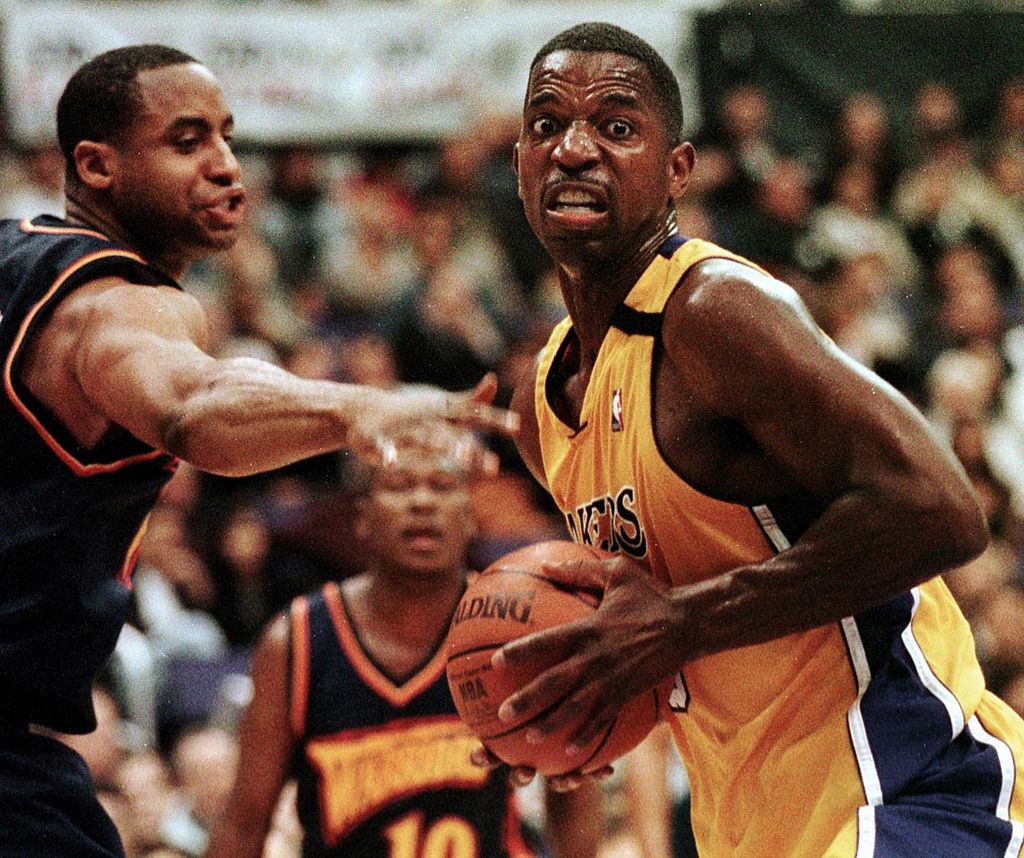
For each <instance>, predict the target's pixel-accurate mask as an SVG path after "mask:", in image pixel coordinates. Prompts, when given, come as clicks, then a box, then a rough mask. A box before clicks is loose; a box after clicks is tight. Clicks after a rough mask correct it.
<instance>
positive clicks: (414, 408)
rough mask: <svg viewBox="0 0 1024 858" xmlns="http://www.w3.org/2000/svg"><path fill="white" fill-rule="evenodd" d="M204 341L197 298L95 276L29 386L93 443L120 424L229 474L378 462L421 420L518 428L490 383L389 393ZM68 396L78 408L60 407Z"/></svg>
mask: <svg viewBox="0 0 1024 858" xmlns="http://www.w3.org/2000/svg"><path fill="white" fill-rule="evenodd" d="M204 340H205V319H204V316H203V313H202V310H201V308H200V306H199V304H198V302H196V301H195V300H194V299H193V298H191V297H190V296H188V295H186V294H184V293H182V292H179V291H177V290H175V289H170V288H166V287H140V286H136V285H133V284H129V283H125V282H124V281H121V280H117V279H105V280H98V281H96V282H94V283H91V284H89V285H87V286H84V287H82V288H80V289H79V290H76V291H75V292H74V293H72V295H70V296H69V297H68V298H66V299H65V300H64V301H63V302H62V303H61V304H60V305H59V306H58V307H57V309H56V310H55V311H54V314H53V317H52V319H51V320H50V321H48V323H47V325H46V326H45V328H44V330H43V331H42V332H41V334H40V335H39V340H38V343H37V344H36V345H35V349H34V353H35V354H36V355H39V356H40V359H38V360H34V361H30V364H29V366H30V369H29V377H28V378H27V379H26V382H27V383H28V384H29V386H30V388H32V389H33V392H35V393H36V394H37V395H38V396H40V398H41V399H42V400H43V401H44V402H45V403H46V404H47V405H48V406H52V407H53V408H54V410H55V411H56V413H58V414H61V415H62V416H63V418H64V420H65V422H66V423H69V424H71V425H69V426H68V428H69V429H70V430H71V431H72V433H73V434H75V435H76V437H78V438H79V440H80V441H87V440H88V435H89V428H90V426H95V425H97V424H98V423H99V422H101V421H106V422H109V423H116V424H118V425H120V426H122V427H124V428H125V429H127V430H128V431H129V432H130V433H131V434H133V435H135V436H136V437H137V438H139V439H141V440H143V441H145V442H146V443H148V444H151V445H152V446H154V447H158V448H160V449H163V450H166V451H167V452H170V453H173V454H175V455H178V456H180V457H181V458H183V459H185V460H186V461H188V462H190V463H191V464H193V465H195V466H196V467H198V468H200V469H202V470H207V471H212V472H214V473H220V474H226V475H244V474H250V473H255V472H259V471H264V470H270V469H273V468H277V467H281V466H283V465H286V464H289V463H291V462H293V461H296V460H297V459H302V458H306V457H309V456H313V455H317V454H319V453H324V452H328V451H331V450H336V449H338V448H339V447H343V446H346V447H350V448H352V449H353V450H355V451H356V452H357V453H359V454H361V455H364V456H367V457H369V458H376V457H378V456H379V455H380V454H381V453H380V449H379V446H380V443H381V441H382V440H383V439H384V438H386V437H388V436H390V435H393V434H395V433H396V432H399V431H404V430H405V429H407V428H408V427H409V426H410V424H414V423H416V422H417V421H429V420H431V419H435V420H436V419H443V420H451V421H454V422H457V423H461V424H464V425H468V426H470V427H473V428H480V429H484V430H488V431H500V432H505V433H508V432H509V431H511V429H512V424H511V423H510V415H509V413H508V412H505V411H502V410H500V409H495V408H492V407H491V406H490V401H491V399H492V397H493V395H494V390H495V388H496V383H495V382H494V381H493V380H492V379H489V378H488V379H485V380H484V381H483V382H482V383H481V384H480V385H479V386H478V388H477V389H476V390H475V391H473V392H471V393H468V394H449V393H445V392H443V391H439V390H417V391H415V392H409V391H405V392H400V393H393V392H385V391H380V390H376V389H372V388H367V387H362V386H358V385H347V384H337V383H334V382H329V381H319V380H309V379H302V378H299V377H297V376H294V375H292V374H291V373H288V372H286V371H284V370H282V369H280V368H278V367H276V366H273V365H271V364H268V363H266V362H264V361H259V360H254V359H248V358H236V359H228V360H217V359H215V358H213V357H211V356H210V355H209V354H207V353H206V351H205V350H204ZM69 398H70V400H71V401H72V402H74V401H76V400H77V402H78V407H77V408H74V407H68V406H66V405H64V404H63V403H65V402H66V401H67V400H68V399H69ZM62 408H64V409H66V410H65V411H64V412H63V413H62V411H61V409H62ZM76 424H81V425H76ZM420 442H422V443H428V441H426V440H425V439H424V438H422V437H421V438H420ZM473 455H474V456H476V457H477V458H478V459H479V462H474V464H480V466H481V467H482V468H483V469H484V470H486V469H487V468H488V467H490V466H491V465H493V460H491V459H489V458H487V457H486V456H485V454H484V451H483V450H482V449H478V450H475V451H473Z"/></svg>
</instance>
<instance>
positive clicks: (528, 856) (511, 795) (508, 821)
mask: <svg viewBox="0 0 1024 858" xmlns="http://www.w3.org/2000/svg"><path fill="white" fill-rule="evenodd" d="M503 824H504V827H505V830H504V832H503V837H502V840H503V841H504V843H503V844H502V845H503V846H504V847H505V851H506V852H507V853H508V858H537V853H535V852H533V851H532V850H531V849H530V847H529V846H527V845H526V843H525V842H524V841H523V826H522V822H521V820H520V818H519V808H518V807H517V806H516V793H515V790H511V789H510V790H509V791H508V798H507V799H506V801H505V821H504V823H503Z"/></svg>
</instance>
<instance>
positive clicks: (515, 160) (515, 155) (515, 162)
mask: <svg viewBox="0 0 1024 858" xmlns="http://www.w3.org/2000/svg"><path fill="white" fill-rule="evenodd" d="M512 170H513V171H514V172H515V174H516V193H517V194H519V199H522V198H523V184H522V182H520V181H519V141H518V140H517V141H516V144H515V146H513V147H512Z"/></svg>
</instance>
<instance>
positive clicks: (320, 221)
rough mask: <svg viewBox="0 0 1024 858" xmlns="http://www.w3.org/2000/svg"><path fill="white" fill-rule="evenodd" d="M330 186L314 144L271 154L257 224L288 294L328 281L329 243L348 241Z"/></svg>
mask: <svg viewBox="0 0 1024 858" xmlns="http://www.w3.org/2000/svg"><path fill="white" fill-rule="evenodd" d="M330 184H331V177H330V176H329V174H328V167H327V164H326V163H325V158H324V156H323V154H322V153H321V152H318V151H317V150H315V149H314V148H313V147H311V146H306V145H301V144H295V145H291V146H286V147H284V148H281V149H278V150H277V151H275V152H274V153H273V155H272V165H271V178H270V182H269V185H268V187H267V194H266V197H265V199H264V201H263V206H262V207H261V210H260V211H259V212H258V217H257V221H256V222H257V226H258V228H259V231H260V233H261V234H262V236H263V238H264V239H265V240H266V241H267V242H268V243H269V245H270V247H271V249H272V250H273V252H274V256H275V257H276V259H277V262H278V266H279V271H278V274H279V277H280V280H281V283H282V285H283V287H284V288H285V289H286V290H287V291H289V292H294V291H296V290H298V289H300V288H302V287H303V286H305V285H307V284H310V283H319V284H323V283H325V282H327V280H328V277H327V271H328V269H327V260H328V259H329V258H330V257H331V256H332V254H333V253H334V247H333V246H334V245H335V244H336V243H338V242H341V243H342V244H343V245H344V246H345V247H348V246H349V245H350V233H351V224H350V222H349V219H348V217H347V215H346V212H345V210H344V209H343V208H341V207H339V206H338V205H336V204H335V203H334V201H333V200H332V198H331V193H330Z"/></svg>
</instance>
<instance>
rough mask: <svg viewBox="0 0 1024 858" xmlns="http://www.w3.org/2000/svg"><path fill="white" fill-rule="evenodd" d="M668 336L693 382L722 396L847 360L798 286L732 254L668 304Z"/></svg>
mask: <svg viewBox="0 0 1024 858" xmlns="http://www.w3.org/2000/svg"><path fill="white" fill-rule="evenodd" d="M663 342H664V346H665V354H666V356H667V359H668V360H669V362H670V363H671V364H672V365H673V367H674V370H675V371H676V372H677V373H678V374H679V375H680V377H681V378H683V379H685V380H686V381H687V382H688V387H690V388H691V389H693V391H694V392H695V393H696V394H699V393H700V392H701V391H703V392H705V393H706V394H707V396H708V397H709V398H714V399H715V400H717V401H722V402H728V400H729V398H730V397H729V394H730V393H731V392H735V391H737V390H740V389H746V390H749V389H750V388H751V386H752V383H753V386H756V383H757V382H764V383H765V385H766V386H767V387H770V385H769V384H768V383H769V382H770V381H771V380H772V379H773V378H774V379H778V378H779V374H780V373H789V374H792V375H793V376H795V377H803V376H804V375H805V374H807V373H808V372H810V371H811V370H812V368H813V367H815V366H817V367H820V366H821V364H822V362H825V363H826V364H827V363H829V362H830V361H839V362H840V363H844V362H845V361H844V360H843V358H842V357H841V355H840V354H839V351H838V349H836V348H835V347H834V346H833V344H832V343H831V341H830V340H829V339H828V337H826V336H825V335H824V333H823V332H822V331H821V330H820V328H819V327H818V326H817V325H816V324H815V322H814V320H813V318H812V317H811V314H810V312H809V311H808V309H807V307H806V305H805V304H804V302H803V301H802V299H801V298H800V296H799V295H798V294H797V292H796V290H794V289H793V288H792V287H790V286H788V285H787V284H785V283H783V282H782V281H780V280H777V279H775V278H773V277H771V276H769V275H767V274H764V273H762V272H760V271H758V270H757V269H755V268H751V267H750V266H747V265H744V264H742V263H739V262H735V261H732V260H728V259H709V260H706V261H704V262H701V263H699V264H698V265H696V266H695V267H694V268H693V269H692V270H691V271H690V272H688V274H687V275H686V277H685V278H684V279H683V281H682V283H681V284H680V285H679V287H678V288H677V289H676V291H675V293H674V294H673V295H672V297H671V298H670V299H669V302H668V304H667V306H666V308H665V318H664V326H663Z"/></svg>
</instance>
